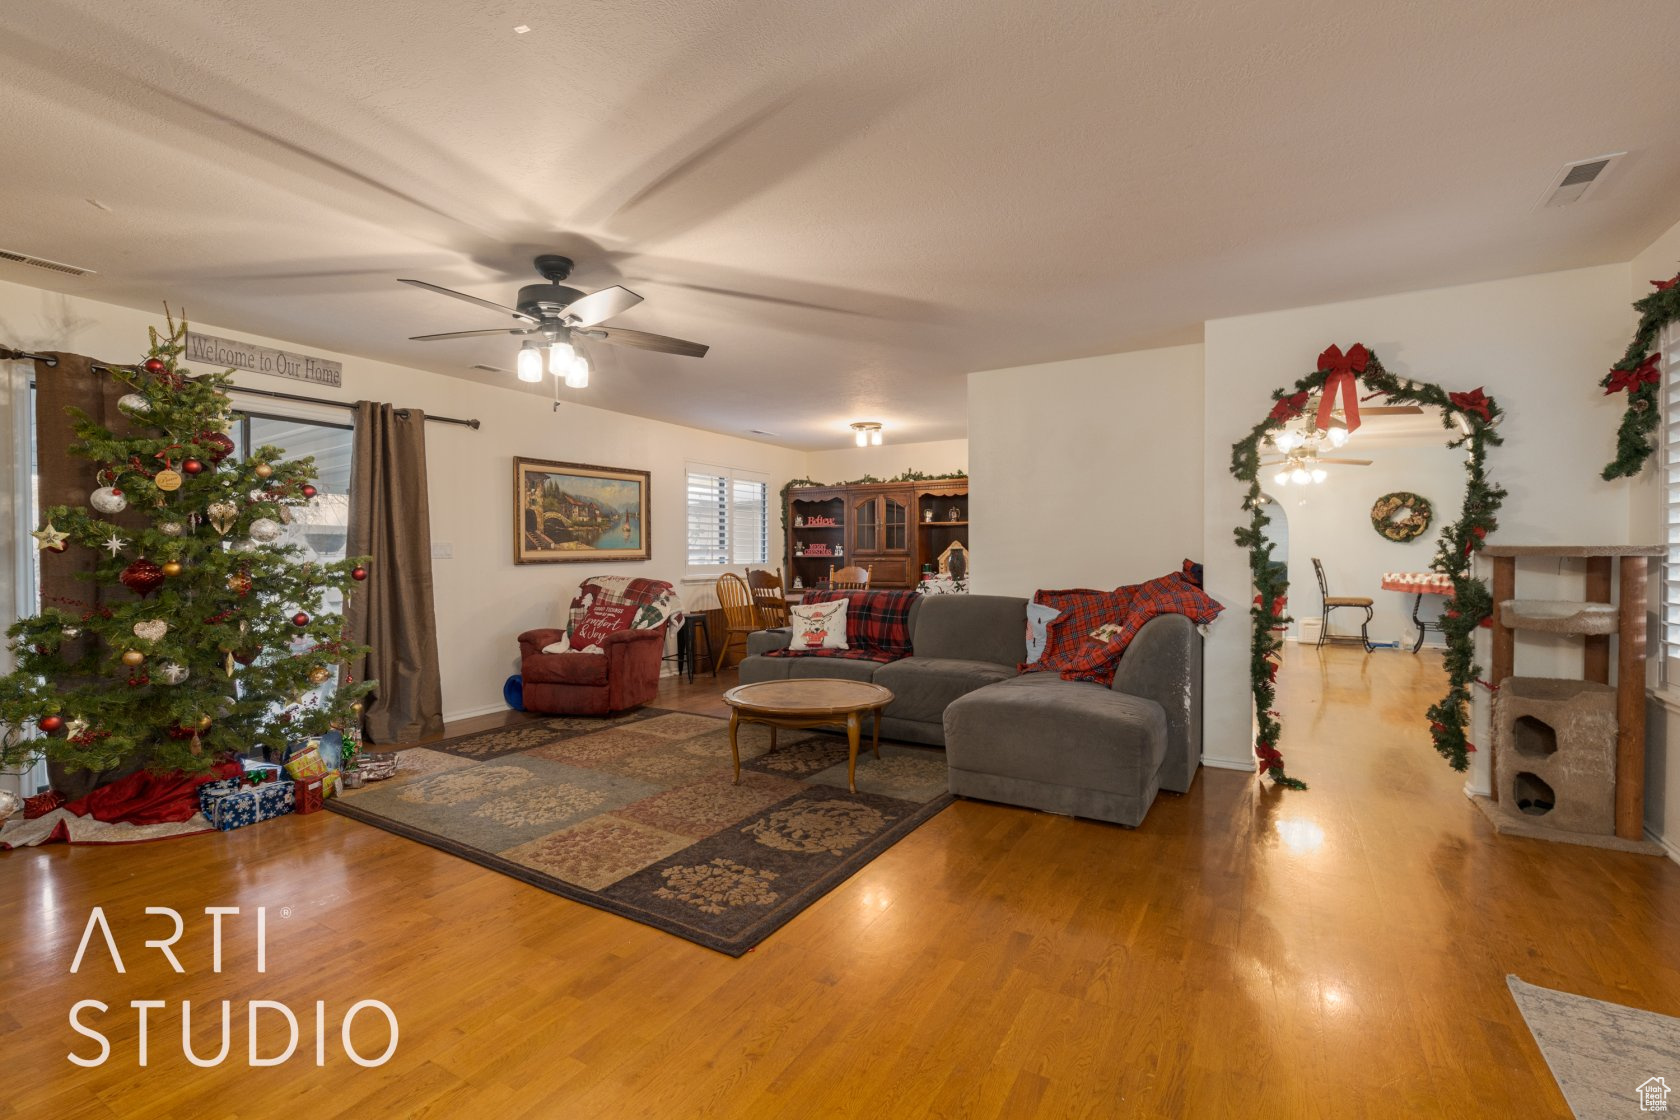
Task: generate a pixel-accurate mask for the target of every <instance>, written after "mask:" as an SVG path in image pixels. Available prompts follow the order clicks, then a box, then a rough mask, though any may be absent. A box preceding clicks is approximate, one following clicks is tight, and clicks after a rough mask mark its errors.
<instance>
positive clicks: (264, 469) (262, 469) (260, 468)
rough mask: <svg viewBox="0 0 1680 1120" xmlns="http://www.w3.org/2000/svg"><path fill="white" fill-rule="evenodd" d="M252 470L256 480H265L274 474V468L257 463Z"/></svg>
mask: <svg viewBox="0 0 1680 1120" xmlns="http://www.w3.org/2000/svg"><path fill="white" fill-rule="evenodd" d="M252 470H254V471H256V474H257V477H258V478H267V477H268V476H269V475H271V474H273V473H274V468H273V467H271V466H269V465H268V464H267V463H258V464H257V465H256V466H255V467H253V468H252Z"/></svg>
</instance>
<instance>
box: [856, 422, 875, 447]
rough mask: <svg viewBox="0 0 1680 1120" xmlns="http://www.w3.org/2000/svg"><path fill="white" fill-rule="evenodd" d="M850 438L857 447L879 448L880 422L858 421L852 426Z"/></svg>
mask: <svg viewBox="0 0 1680 1120" xmlns="http://www.w3.org/2000/svg"><path fill="white" fill-rule="evenodd" d="M852 438H853V439H854V440H855V441H856V442H857V445H858V446H859V447H868V446H870V445H871V444H873V445H874V446H876V447H879V446H881V422H880V421H879V420H858V421H854V422H853V424H852Z"/></svg>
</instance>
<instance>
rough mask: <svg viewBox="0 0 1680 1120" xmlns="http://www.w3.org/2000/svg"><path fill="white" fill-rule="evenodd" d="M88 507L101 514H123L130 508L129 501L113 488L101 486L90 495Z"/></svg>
mask: <svg viewBox="0 0 1680 1120" xmlns="http://www.w3.org/2000/svg"><path fill="white" fill-rule="evenodd" d="M88 505H90V506H92V507H93V508H94V509H96V510H98V511H99V512H100V513H121V512H122V511H123V510H125V509H127V508H128V499H127V498H125V497H123V496H122V492H121V491H120V490H117V489H116V488H115V487H112V486H101V487H100V488H99V489H97V490H95V491H94V492H93V493H92V494H89V495H88Z"/></svg>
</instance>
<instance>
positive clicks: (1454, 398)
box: [1447, 385, 1493, 424]
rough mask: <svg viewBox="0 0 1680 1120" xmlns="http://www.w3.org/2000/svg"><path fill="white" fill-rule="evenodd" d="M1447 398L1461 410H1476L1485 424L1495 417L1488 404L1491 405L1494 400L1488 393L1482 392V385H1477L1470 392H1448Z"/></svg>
mask: <svg viewBox="0 0 1680 1120" xmlns="http://www.w3.org/2000/svg"><path fill="white" fill-rule="evenodd" d="M1447 399H1448V400H1449V401H1451V402H1452V403H1453V407H1455V408H1457V409H1458V410H1459V411H1460V412H1474V413H1475V414H1476V415H1478V416H1480V417H1481V418H1482V422H1483V423H1484V424H1485V423H1487V421H1489V420H1491V419H1493V417H1492V416H1491V415H1490V414H1489V412H1488V406H1489V405H1491V404H1492V403H1493V401H1492V399H1490V398H1489V397H1488V396H1487V394H1485V393H1483V392H1482V387H1481V386H1480V385H1478V386H1476V387H1475V388H1474V389H1472V390H1470V391H1469V392H1468V393H1448V394H1447Z"/></svg>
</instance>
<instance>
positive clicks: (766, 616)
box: [747, 568, 788, 627]
mask: <svg viewBox="0 0 1680 1120" xmlns="http://www.w3.org/2000/svg"><path fill="white" fill-rule="evenodd" d="M747 589H748V590H749V591H751V592H752V597H753V604H754V605H755V606H757V607H758V618H759V621H760V622H762V623H763V624H764V625H765V626H767V627H775V626H786V625H787V624H788V602H787V594H786V592H785V591H784V589H783V587H782V570H781V569H780V568H777V569H776V570H775V571H774V572H772V571H769V570H768V569H764V568H757V569H754V568H748V569H747Z"/></svg>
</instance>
